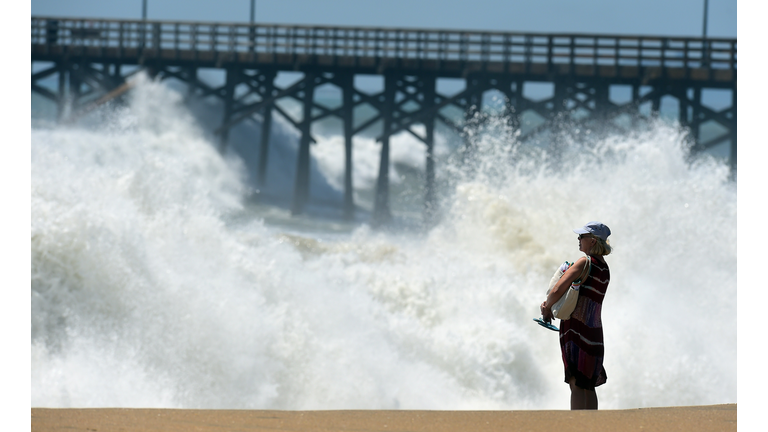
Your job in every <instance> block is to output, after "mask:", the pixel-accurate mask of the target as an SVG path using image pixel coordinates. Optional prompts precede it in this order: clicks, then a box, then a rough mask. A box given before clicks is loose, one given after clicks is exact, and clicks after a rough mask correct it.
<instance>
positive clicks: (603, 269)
mask: <svg viewBox="0 0 768 432" xmlns="http://www.w3.org/2000/svg"><path fill="white" fill-rule="evenodd" d="M589 258H590V259H591V260H592V269H591V270H590V272H589V275H588V276H587V278H586V280H585V281H584V282H583V283H582V284H581V288H580V289H579V300H578V302H577V303H576V309H574V311H573V313H572V314H571V318H570V319H567V320H562V321H560V351H561V352H562V354H563V366H564V367H565V382H566V383H567V382H569V381H570V380H571V378H572V377H575V378H576V385H577V386H578V387H581V388H583V389H588V390H594V389H595V387H597V386H599V385H602V384H605V381H606V380H607V378H608V377H607V376H606V374H605V369H603V356H604V349H603V323H602V319H601V317H600V311H601V310H602V308H603V298H604V297H605V292H606V290H607V289H608V282H610V279H611V272H610V270H609V269H608V265H607V264H603V263H601V262H600V261H598V260H597V259H595V258H594V257H589Z"/></svg>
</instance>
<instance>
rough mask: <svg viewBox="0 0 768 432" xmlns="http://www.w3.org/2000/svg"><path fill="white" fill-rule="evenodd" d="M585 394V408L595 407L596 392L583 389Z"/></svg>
mask: <svg viewBox="0 0 768 432" xmlns="http://www.w3.org/2000/svg"><path fill="white" fill-rule="evenodd" d="M584 393H586V395H587V409H593V410H596V409H597V392H596V391H594V390H584Z"/></svg>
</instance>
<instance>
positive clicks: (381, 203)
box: [373, 72, 397, 225]
mask: <svg viewBox="0 0 768 432" xmlns="http://www.w3.org/2000/svg"><path fill="white" fill-rule="evenodd" d="M396 86H397V82H396V77H395V75H394V74H393V73H392V72H388V73H386V74H385V75H384V109H383V111H382V113H381V115H382V116H383V118H384V136H383V138H382V140H381V156H380V158H379V177H378V178H377V179H376V197H375V201H374V207H373V224H374V225H381V224H385V223H387V222H389V221H390V220H391V219H392V213H391V211H390V208H389V137H390V136H391V129H392V108H393V106H394V104H395V91H396Z"/></svg>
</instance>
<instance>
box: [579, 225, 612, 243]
mask: <svg viewBox="0 0 768 432" xmlns="http://www.w3.org/2000/svg"><path fill="white" fill-rule="evenodd" d="M573 232H575V233H576V234H592V235H593V236H595V237H598V238H601V239H603V241H605V240H608V236H609V235H611V229H610V228H608V227H607V226H605V225H604V224H602V223H600V222H597V221H592V222H587V224H586V225H584V226H583V227H581V228H576V229H575V230H573Z"/></svg>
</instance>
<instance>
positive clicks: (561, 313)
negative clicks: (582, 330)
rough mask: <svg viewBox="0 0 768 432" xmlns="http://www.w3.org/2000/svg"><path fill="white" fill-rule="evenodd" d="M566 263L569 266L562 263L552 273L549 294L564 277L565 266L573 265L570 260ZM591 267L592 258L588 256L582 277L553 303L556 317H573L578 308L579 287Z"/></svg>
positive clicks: (564, 318) (553, 313)
mask: <svg viewBox="0 0 768 432" xmlns="http://www.w3.org/2000/svg"><path fill="white" fill-rule="evenodd" d="M565 264H567V267H566V266H565V265H561V266H560V267H558V268H557V271H555V274H553V275H552V279H550V281H549V289H547V295H549V292H550V291H552V288H553V287H554V286H555V284H556V283H557V281H559V280H560V278H561V277H563V273H564V270H563V267H565V269H566V270H567V269H568V268H569V267H570V266H571V265H573V264H570V263H569V262H568V261H566V262H565ZM591 269H592V259H591V258H590V257H588V256H587V263H586V264H585V265H584V271H583V272H582V273H581V277H579V279H577V280H576V281H574V283H572V284H571V286H570V287H568V291H566V292H565V294H563V296H562V297H560V300H558V301H556V302H555V304H553V305H552V315H554V317H555V318H557V319H561V320H567V319H569V318H570V317H571V314H572V313H573V310H574V309H576V303H577V302H578V301H579V287H580V286H581V282H582V281H584V279H585V278H586V277H587V276H589V272H590V270H591Z"/></svg>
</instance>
